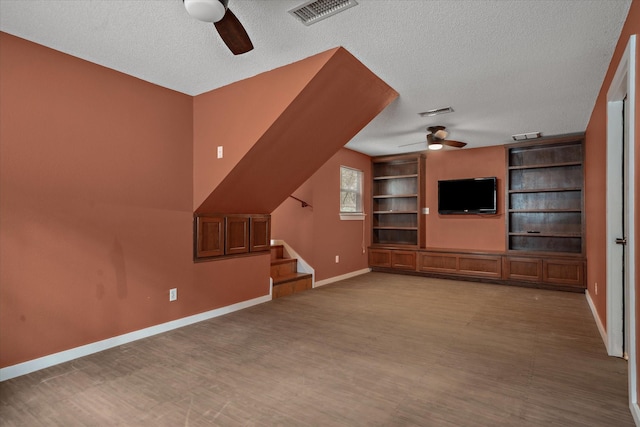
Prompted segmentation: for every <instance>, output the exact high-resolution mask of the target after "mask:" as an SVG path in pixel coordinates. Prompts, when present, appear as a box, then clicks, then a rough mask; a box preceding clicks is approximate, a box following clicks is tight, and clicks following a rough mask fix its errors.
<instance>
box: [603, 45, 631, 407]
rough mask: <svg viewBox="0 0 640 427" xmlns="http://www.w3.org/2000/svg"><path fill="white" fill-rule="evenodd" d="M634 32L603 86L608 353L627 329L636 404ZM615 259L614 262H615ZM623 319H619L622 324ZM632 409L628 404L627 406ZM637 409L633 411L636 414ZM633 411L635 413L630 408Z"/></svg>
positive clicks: (617, 349) (619, 350) (619, 348)
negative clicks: (625, 174) (606, 86)
mask: <svg viewBox="0 0 640 427" xmlns="http://www.w3.org/2000/svg"><path fill="white" fill-rule="evenodd" d="M635 56H636V36H635V35H632V36H631V37H630V38H629V42H628V43H627V47H626V49H625V51H624V54H623V55H622V59H621V60H620V63H619V64H618V68H617V70H616V73H615V75H614V77H613V80H612V81H611V84H610V86H609V90H608V91H607V230H606V235H607V238H606V242H607V248H606V249H607V269H606V270H607V352H608V353H609V355H611V356H617V357H622V355H623V342H624V336H623V334H624V332H623V325H624V326H625V328H624V330H627V331H629V333H628V334H627V337H628V341H629V342H628V343H625V350H626V353H627V354H628V356H629V401H630V402H629V403H630V406H631V407H632V409H633V408H635V409H636V410H637V409H638V406H637V397H638V396H637V389H636V370H637V366H636V327H635V325H636V306H635V294H636V292H635V212H634V211H635V209H634V198H633V195H634V194H635V185H634V181H635V171H634V166H635V165H634V162H635V135H634V133H635V126H636V123H635V119H636V112H635V104H636V100H635V92H636V88H635V81H636V76H635V73H636V57H635ZM625 96H627V108H628V110H629V114H628V118H629V120H628V122H627V123H626V125H627V127H628V138H627V139H626V143H627V144H628V149H627V150H626V153H625V159H624V161H625V167H626V168H627V170H628V176H629V178H628V181H629V182H628V185H627V186H626V193H627V200H628V203H627V206H626V211H627V218H628V225H629V227H628V229H627V230H626V234H627V236H626V237H627V245H626V251H627V259H628V260H629V262H628V263H627V265H625V277H626V278H627V287H628V293H627V295H628V298H629V300H628V301H627V304H626V310H627V311H628V317H626V319H624V320H623V318H622V317H623V297H624V295H623V289H622V286H615V284H619V283H623V282H622V280H623V279H624V277H622V272H621V271H619V258H620V256H621V253H622V249H621V247H620V245H617V244H616V243H615V239H616V238H618V237H622V236H619V235H617V234H618V230H620V225H621V222H622V211H621V209H620V205H621V202H622V200H621V199H620V197H621V194H620V193H621V192H620V188H621V186H622V179H623V178H622V176H621V174H620V159H621V158H622V152H623V146H622V144H621V143H620V142H621V141H623V131H624V124H623V119H622V111H623V108H622V107H623V99H624V97H625ZM617 261H618V262H617ZM623 321H624V324H623ZM632 412H633V410H632ZM637 413H638V412H636V414H637ZM634 416H635V414H634Z"/></svg>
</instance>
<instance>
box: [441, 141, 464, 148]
mask: <svg viewBox="0 0 640 427" xmlns="http://www.w3.org/2000/svg"><path fill="white" fill-rule="evenodd" d="M440 143H441V144H442V145H448V146H449V147H455V148H462V147H464V146H465V145H467V143H466V142H460V141H453V140H451V139H443V140H442V141H440Z"/></svg>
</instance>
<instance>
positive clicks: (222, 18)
mask: <svg viewBox="0 0 640 427" xmlns="http://www.w3.org/2000/svg"><path fill="white" fill-rule="evenodd" d="M182 1H183V3H184V7H185V8H186V9H187V13H189V15H191V16H192V17H194V18H196V19H198V20H200V21H204V22H212V23H213V25H214V26H215V27H216V30H217V31H218V34H220V37H221V38H222V41H223V42H224V44H226V45H227V47H228V48H229V50H230V51H231V52H232V53H233V54H234V55H241V54H243V53H246V52H249V51H250V50H251V49H253V44H252V43H251V39H250V38H249V35H248V34H247V32H246V31H245V29H244V27H243V26H242V24H241V23H240V21H239V20H238V18H236V16H235V15H234V14H233V12H231V10H229V8H228V6H227V4H228V3H229V0H182Z"/></svg>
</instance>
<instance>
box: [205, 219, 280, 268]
mask: <svg viewBox="0 0 640 427" xmlns="http://www.w3.org/2000/svg"><path fill="white" fill-rule="evenodd" d="M194 241H195V245H194V246H195V250H194V259H195V260H196V261H201V260H207V259H215V258H220V257H224V256H232V255H246V254H251V253H254V252H263V251H268V250H270V245H271V216H270V215H215V214H202V215H197V216H196V217H195V219H194Z"/></svg>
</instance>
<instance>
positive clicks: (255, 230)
mask: <svg viewBox="0 0 640 427" xmlns="http://www.w3.org/2000/svg"><path fill="white" fill-rule="evenodd" d="M249 228H250V231H251V240H250V242H249V243H250V248H249V250H250V252H259V251H268V250H270V248H271V218H270V217H269V216H254V217H251V223H250V227H249Z"/></svg>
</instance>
